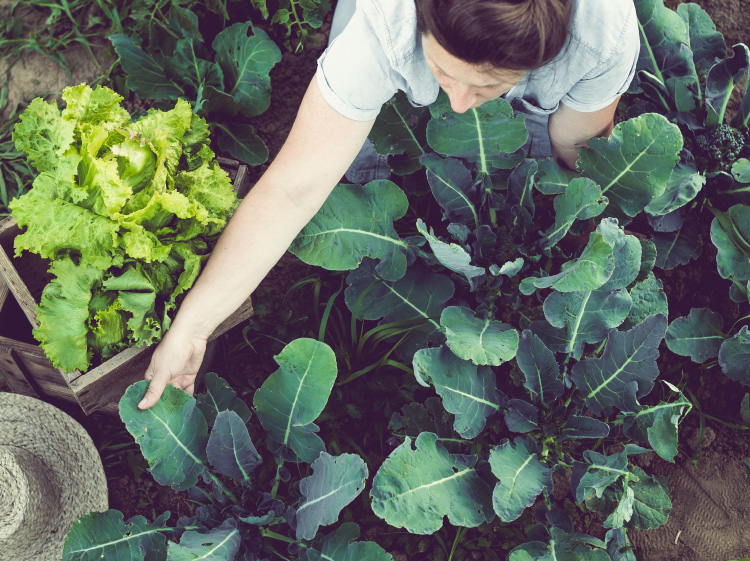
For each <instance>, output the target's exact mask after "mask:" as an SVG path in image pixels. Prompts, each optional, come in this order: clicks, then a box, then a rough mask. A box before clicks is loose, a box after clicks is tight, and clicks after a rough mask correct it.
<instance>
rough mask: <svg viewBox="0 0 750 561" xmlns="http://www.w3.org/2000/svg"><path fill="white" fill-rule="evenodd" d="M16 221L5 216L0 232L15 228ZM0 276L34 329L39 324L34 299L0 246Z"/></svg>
mask: <svg viewBox="0 0 750 561" xmlns="http://www.w3.org/2000/svg"><path fill="white" fill-rule="evenodd" d="M17 228H18V227H17V226H16V221H15V220H13V217H9V218H6V219H5V220H3V221H2V222H0V232H10V231H12V230H13V229H17ZM0 276H2V277H3V279H4V280H5V284H6V285H7V286H8V288H9V289H10V292H11V293H12V294H13V296H14V298H15V299H16V301H17V302H18V304H19V305H20V306H21V309H22V310H23V313H24V315H25V316H26V317H27V318H28V320H29V323H30V324H31V326H32V327H33V328H34V329H36V328H37V327H39V324H38V323H37V321H36V301H35V300H34V297H33V296H32V295H31V292H29V289H28V287H27V286H26V283H25V282H23V280H21V276H20V275H19V274H18V271H16V268H15V267H14V266H13V263H12V262H11V260H10V257H9V256H8V255H7V254H6V253H5V250H4V249H3V247H2V246H0Z"/></svg>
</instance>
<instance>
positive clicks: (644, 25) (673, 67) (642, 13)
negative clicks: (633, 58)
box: [630, 0, 698, 92]
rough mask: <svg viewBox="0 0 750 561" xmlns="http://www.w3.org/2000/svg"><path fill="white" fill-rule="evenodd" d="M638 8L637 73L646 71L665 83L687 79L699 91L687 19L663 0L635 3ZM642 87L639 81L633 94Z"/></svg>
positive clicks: (635, 83) (636, 0) (639, 0)
mask: <svg viewBox="0 0 750 561" xmlns="http://www.w3.org/2000/svg"><path fill="white" fill-rule="evenodd" d="M635 7H636V11H637V13H638V22H639V24H638V27H639V29H640V32H641V52H640V57H639V59H638V70H647V71H648V72H650V73H651V74H654V75H655V76H657V77H658V78H659V80H661V81H662V82H666V81H667V79H669V78H674V77H684V78H686V80H687V82H688V84H690V86H691V87H692V88H693V89H695V90H696V91H697V89H698V74H697V72H696V69H695V63H694V61H693V53H692V51H691V50H690V49H689V48H688V47H689V45H690V34H689V32H688V26H687V25H686V23H685V20H683V19H682V18H681V17H680V16H679V15H678V14H677V13H676V12H675V11H674V10H671V9H669V8H666V7H665V6H664V2H663V0H635ZM639 85H640V84H639V81H638V79H637V78H636V80H635V81H634V83H633V84H632V85H631V89H630V91H631V92H635V91H638V87H639Z"/></svg>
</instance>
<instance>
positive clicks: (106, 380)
mask: <svg viewBox="0 0 750 561" xmlns="http://www.w3.org/2000/svg"><path fill="white" fill-rule="evenodd" d="M219 163H220V164H221V166H222V168H224V169H225V170H226V171H227V172H228V173H229V176H230V178H231V179H232V181H233V185H234V187H235V191H236V192H237V194H238V196H240V197H243V196H244V195H245V194H246V193H247V190H248V185H247V167H246V166H244V165H240V164H239V163H238V162H236V161H233V160H226V159H223V158H219ZM20 233H21V229H20V228H19V227H18V226H17V225H16V223H15V221H14V220H13V218H10V217H9V218H6V219H5V220H3V221H0V374H2V376H3V379H4V380H5V381H6V382H7V384H8V386H9V387H10V389H11V391H13V392H15V393H19V394H24V395H30V396H34V397H38V398H40V399H43V400H45V401H49V402H53V403H54V402H57V401H67V402H71V403H77V404H78V405H80V407H81V409H83V411H84V412H85V413H86V414H90V413H93V412H94V411H103V412H107V413H117V403H118V402H119V400H120V398H121V397H122V395H123V394H124V393H125V390H126V389H127V387H128V386H130V385H131V384H132V383H134V382H137V381H138V380H141V379H143V375H144V373H145V372H146V368H147V367H148V364H149V362H150V360H151V355H152V354H153V353H154V349H155V347H156V346H155V345H150V346H143V347H131V348H128V349H125V350H124V351H122V352H121V353H119V354H117V355H115V356H114V357H112V358H111V359H109V360H108V361H106V362H104V363H102V364H101V365H99V366H97V367H96V368H93V369H91V370H89V371H87V372H79V371H77V370H76V371H74V372H64V371H62V370H60V369H58V368H55V367H53V366H52V363H51V362H50V361H49V360H48V359H47V357H46V355H45V354H44V351H43V350H42V348H41V347H40V346H39V345H38V344H37V342H36V341H35V340H34V337H33V335H32V329H33V328H36V327H37V326H38V323H37V321H36V307H37V304H38V302H39V300H40V297H41V294H42V290H43V289H44V287H45V286H46V284H47V283H48V282H49V280H51V278H52V277H51V275H50V274H49V273H48V272H47V269H48V268H49V260H47V259H42V258H41V257H39V256H38V255H35V254H32V253H29V252H27V251H25V252H24V253H23V255H21V257H13V254H14V249H13V240H14V238H15V237H16V236H17V235H19V234H20ZM252 314H253V308H252V303H251V301H250V298H248V299H247V300H246V301H245V302H244V303H243V304H242V306H240V307H239V308H238V309H237V311H235V312H234V313H233V314H232V315H231V316H229V317H228V318H227V319H226V320H225V321H224V322H223V323H222V324H221V325H220V326H219V327H217V328H216V330H215V331H214V332H213V334H212V335H211V337H210V338H209V350H208V352H207V356H208V355H210V347H211V341H213V340H215V339H216V338H217V337H219V336H220V335H221V334H223V333H225V332H226V331H228V330H229V329H231V328H232V327H234V326H235V325H237V324H239V323H240V322H242V321H244V320H246V319H247V318H249V317H250V316H251V315H252ZM206 362H208V359H204V366H205V365H206Z"/></svg>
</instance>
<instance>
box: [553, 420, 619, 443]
mask: <svg viewBox="0 0 750 561" xmlns="http://www.w3.org/2000/svg"><path fill="white" fill-rule="evenodd" d="M607 435H609V425H608V424H607V423H603V422H601V421H600V420H598V419H594V418H593V417H584V416H583V415H571V416H570V417H568V420H567V421H565V428H563V430H562V432H561V433H560V437H561V440H565V439H566V438H572V439H578V438H597V439H598V438H606V437H607Z"/></svg>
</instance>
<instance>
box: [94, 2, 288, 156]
mask: <svg viewBox="0 0 750 561" xmlns="http://www.w3.org/2000/svg"><path fill="white" fill-rule="evenodd" d="M181 13H182V14H183V15H182V16H181V17H179V18H177V17H175V18H172V20H171V24H172V26H173V28H174V29H173V31H172V33H171V34H167V35H165V37H164V39H163V42H162V43H161V44H159V45H158V46H152V47H150V48H149V49H148V50H144V49H143V48H141V46H140V45H139V40H138V38H137V37H136V36H133V37H129V36H127V35H123V34H117V35H112V36H111V37H110V38H109V39H110V41H111V42H112V45H113V46H114V49H115V52H116V53H117V54H118V56H119V57H120V64H121V65H122V68H123V70H124V71H125V74H126V75H127V81H126V83H127V86H128V88H129V89H131V90H132V91H133V92H135V93H136V94H137V95H139V96H140V97H142V98H143V99H157V100H171V99H186V100H190V101H191V104H192V106H193V111H194V112H195V113H197V114H198V115H200V116H202V117H204V118H205V119H206V121H207V122H208V124H209V126H210V128H211V136H212V138H216V142H217V145H218V147H219V149H221V150H223V151H225V152H229V153H230V154H231V155H232V156H233V157H235V158H237V159H238V160H241V161H243V162H245V163H247V164H250V165H260V164H262V163H264V162H265V161H266V160H267V159H268V148H267V147H266V145H265V144H264V142H263V141H262V140H261V139H260V137H258V135H257V134H256V133H255V130H254V129H253V127H252V126H251V125H249V124H237V123H236V121H237V116H238V115H241V116H242V117H254V116H256V115H259V114H261V113H263V112H264V111H265V110H266V109H268V107H269V105H270V103H271V80H270V78H269V72H270V71H271V69H272V68H273V67H274V65H275V64H276V63H277V62H279V61H280V60H281V51H279V48H278V47H277V46H276V44H275V43H274V42H273V41H272V40H271V39H270V38H269V37H268V35H267V34H266V33H265V32H264V31H263V30H262V29H256V28H255V27H253V25H252V23H250V22H244V23H235V24H234V25H231V26H229V27H227V28H226V29H224V30H223V31H222V32H221V33H219V34H218V35H217V36H216V38H215V39H214V41H213V43H212V45H211V48H212V50H210V49H209V48H208V47H207V46H206V45H205V44H204V41H203V37H202V36H201V34H200V31H199V30H198V19H197V16H196V15H195V14H194V13H193V12H191V11H189V10H187V9H182V12H181Z"/></svg>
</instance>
